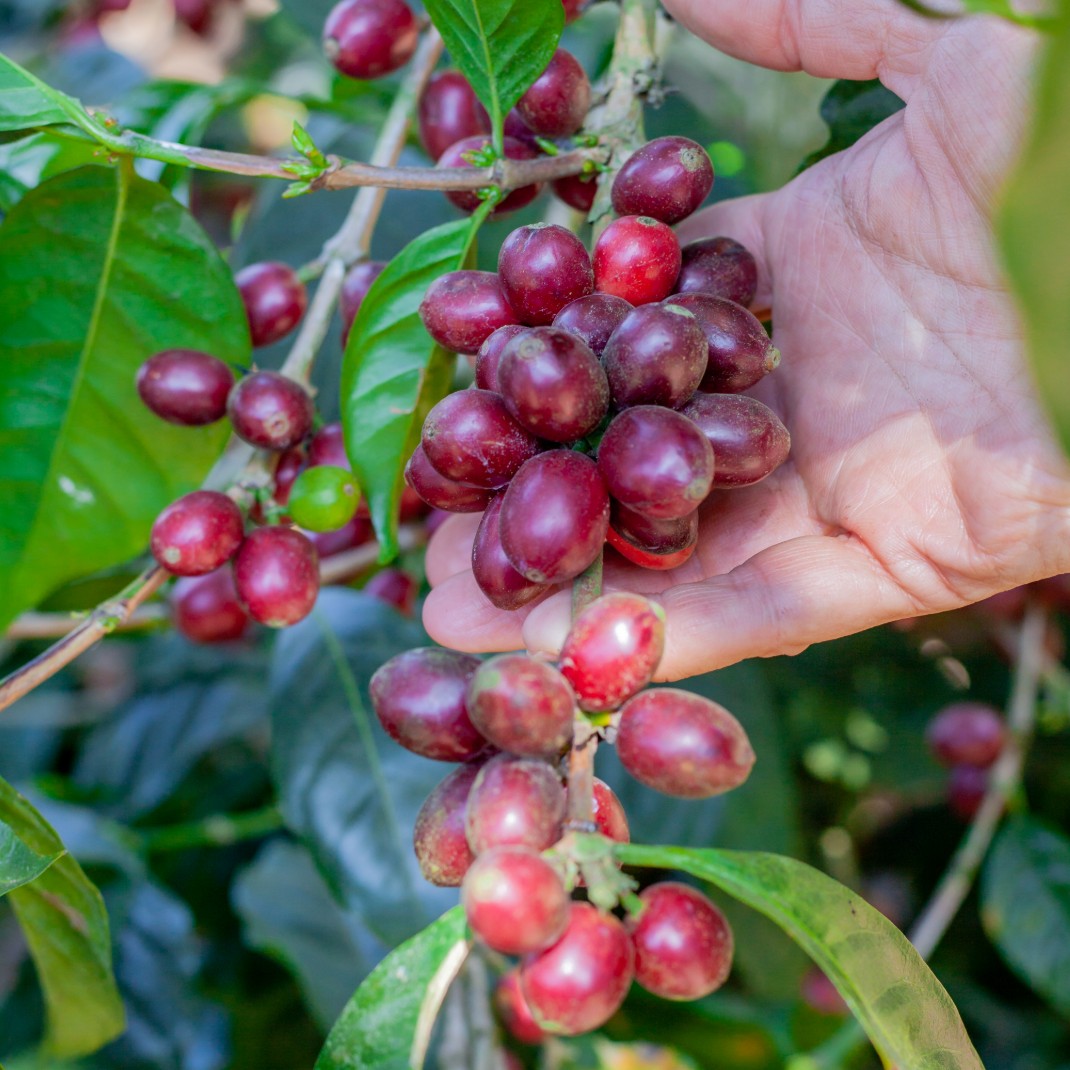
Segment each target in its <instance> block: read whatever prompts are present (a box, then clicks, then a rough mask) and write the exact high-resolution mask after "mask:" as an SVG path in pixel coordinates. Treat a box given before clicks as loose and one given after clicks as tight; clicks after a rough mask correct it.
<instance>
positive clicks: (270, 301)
mask: <svg viewBox="0 0 1070 1070" xmlns="http://www.w3.org/2000/svg"><path fill="white" fill-rule="evenodd" d="M234 282H235V284H236V285H237V287H238V293H240V294H241V299H242V303H243V304H244V305H245V315H246V317H247V318H248V320H249V334H250V337H251V338H252V340H253V346H254V347H256V348H259V347H260V346H269V345H271V344H272V343H273V342H277V341H279V339H280V338H285V337H286V336H287V335H288V334H289V333H290V331H292V330H293V329H294V327H296V326H297V324H298V323H299V322H300V320H301V317H302V316H303V315H304V314H305V307H306V305H307V304H308V294H307V292H306V291H305V284H304V283H303V282H302V281H301V280H300V279H299V278H298V277H297V272H295V271H294V269H293V268H292V267H290V266H289V265H288V264H279V263H276V262H274V261H268V262H265V263H262V264H250V265H249V266H248V267H246V268H242V269H241V271H239V272H238V274H237V275H235V276H234Z"/></svg>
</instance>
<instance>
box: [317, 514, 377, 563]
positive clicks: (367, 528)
mask: <svg viewBox="0 0 1070 1070" xmlns="http://www.w3.org/2000/svg"><path fill="white" fill-rule="evenodd" d="M374 534H375V532H374V530H373V529H372V522H371V520H369V519H368V517H366V516H361V515H360V512H359V511H358V512H357V515H356V516H355V517H353V519H352V520H350V522H349V523H348V524H346V525H345V527H341V528H339V529H338V530H337V531H313V532H312V533H311V534H310V535H309V539H310V541H311V542H312V545H313V546H314V547H315V548H316V553H317V554H318V555H319V556H320V557H331V556H332V555H334V554H340V553H343V552H344V551H345V550H352V549H354V548H356V547H357V546H363V545H364V544H365V543H367V542H371V540H372V537H373V535H374Z"/></svg>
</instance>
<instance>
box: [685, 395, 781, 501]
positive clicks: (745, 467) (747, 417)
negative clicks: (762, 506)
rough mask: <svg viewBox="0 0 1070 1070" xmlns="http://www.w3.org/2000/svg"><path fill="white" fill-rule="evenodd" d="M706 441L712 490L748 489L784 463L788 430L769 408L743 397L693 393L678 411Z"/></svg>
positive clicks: (752, 399)
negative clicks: (714, 461)
mask: <svg viewBox="0 0 1070 1070" xmlns="http://www.w3.org/2000/svg"><path fill="white" fill-rule="evenodd" d="M680 412H681V413H683V415H684V416H686V417H687V418H688V419H689V420H692V421H693V422H694V424H695V426H696V427H697V428H698V429H699V430H700V431H701V432H702V433H703V434H704V435H705V436H706V438H707V439H709V443H710V445H711V446H712V447H713V455H714V457H716V458H717V469H716V471H715V472H714V474H713V485H714V487H748V486H750V485H751V484H752V483H758V482H760V481H761V480H763V479H765V477H766V476H767V475H769V474H770V472H772V471H774V470H775V469H777V468H779V467H780V465H781V464H783V463H784V461H785V460H787V457H788V453H789V452H790V450H791V436H790V435H789V434H788V429H787V428H786V427H785V426H784V425H783V424H782V423H781V422H780V418H779V417H778V416H777V414H776V413H775V412H773V410H772V409H770V408H768V407H767V406H765V405H763V404H762V403H761V402H760V401H757V400H755V399H754V398H749V397H746V396H745V395H743V394H702V393H699V394H695V396H694V397H693V398H692V399H691V400H690V401H689V402H688V403H687V404H686V405H685V406H684V407H683V408H682V409H681V410H680Z"/></svg>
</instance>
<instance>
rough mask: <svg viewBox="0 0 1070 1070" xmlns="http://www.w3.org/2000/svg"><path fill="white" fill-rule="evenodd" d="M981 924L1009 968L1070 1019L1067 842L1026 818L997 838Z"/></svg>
mask: <svg viewBox="0 0 1070 1070" xmlns="http://www.w3.org/2000/svg"><path fill="white" fill-rule="evenodd" d="M981 920H982V921H983V922H984V926H985V931H986V932H987V933H988V935H989V937H990V938H991V939H992V942H993V943H994V944H995V945H996V947H997V948H999V952H1000V954H1001V955H1002V956H1003V958H1004V959H1006V961H1007V963H1008V965H1009V966H1010V967H1011V969H1013V970H1014V972H1015V973H1017V974H1018V976H1019V977H1021V978H1022V980H1023V981H1025V983H1026V984H1027V985H1029V986H1030V988H1032V989H1033V990H1034V991H1035V992H1037V993H1039V994H1040V995H1041V996H1043V997H1044V998H1045V999H1046V1000H1047V1001H1048V1002H1049V1003H1050V1004H1051V1005H1052V1006H1053V1007H1054V1008H1055V1009H1056V1010H1058V1011H1059V1012H1060V1013H1062V1014H1065V1015H1070V840H1067V838H1066V837H1065V836H1064V835H1062V834H1061V833H1059V832H1057V831H1056V830H1055V829H1053V828H1051V827H1049V826H1047V825H1044V824H1042V823H1041V822H1039V821H1037V820H1035V819H1033V818H1028V817H1020V818H1016V819H1014V820H1013V821H1009V822H1008V823H1007V825H1006V826H1005V827H1004V828H1003V829H1002V830H1001V831H1000V833H999V835H998V836H997V837H996V842H995V843H994V844H993V846H992V852H991V854H990V855H989V857H988V862H987V863H986V864H985V870H984V876H983V880H982V884H981Z"/></svg>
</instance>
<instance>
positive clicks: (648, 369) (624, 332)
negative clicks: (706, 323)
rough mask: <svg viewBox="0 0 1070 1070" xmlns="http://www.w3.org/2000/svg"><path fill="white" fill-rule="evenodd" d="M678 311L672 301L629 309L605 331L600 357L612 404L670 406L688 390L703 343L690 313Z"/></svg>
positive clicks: (698, 376) (698, 373)
mask: <svg viewBox="0 0 1070 1070" xmlns="http://www.w3.org/2000/svg"><path fill="white" fill-rule="evenodd" d="M679 311H680V310H677V308H676V306H675V305H645V306H643V307H642V308H636V309H633V310H632V311H631V312H629V313H628V315H627V316H625V318H624V320H623V321H622V322H621V325H620V326H619V327H618V328H617V329H616V330H615V331H614V332H613V334H612V335H611V336H610V339H609V341H608V342H607V343H606V348H605V350H604V352H603V353H602V363H603V364H604V365H605V369H606V375H607V377H608V378H609V389H610V391H611V392H612V395H613V404H614V405H616V406H617V408H621V409H623V408H626V407H627V406H629V405H665V406H668V407H669V408H670V409H676V408H679V407H680V406H681V405H684V404H686V403H687V401H688V399H689V398H690V397H691V395H692V394H694V392H695V390H696V388H697V387H698V385H699V383H700V382H701V381H702V376H703V374H704V373H705V371H706V361H707V359H708V353H709V349H708V347H707V345H706V338H705V335H703V333H702V329H701V327H699V325H698V323H697V322H696V320H695V317H694V316H692V315H690V314H685V315H680V314H679ZM684 311H686V310H684Z"/></svg>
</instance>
